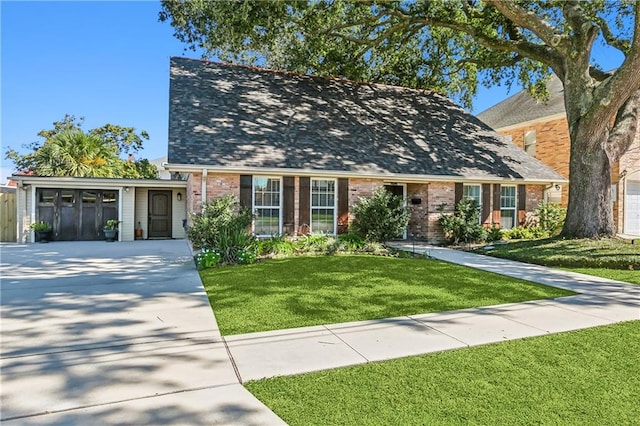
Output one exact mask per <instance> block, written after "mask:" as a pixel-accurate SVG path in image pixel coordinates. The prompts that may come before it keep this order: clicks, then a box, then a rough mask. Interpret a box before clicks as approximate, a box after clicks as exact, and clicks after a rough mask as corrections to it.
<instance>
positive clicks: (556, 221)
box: [533, 202, 567, 236]
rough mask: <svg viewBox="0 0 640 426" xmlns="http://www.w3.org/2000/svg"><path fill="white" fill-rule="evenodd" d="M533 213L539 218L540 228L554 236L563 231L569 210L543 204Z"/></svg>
mask: <svg viewBox="0 0 640 426" xmlns="http://www.w3.org/2000/svg"><path fill="white" fill-rule="evenodd" d="M533 213H534V214H535V215H536V216H537V217H538V220H539V223H540V228H542V229H543V230H544V231H547V233H548V235H549V236H553V235H556V234H558V233H559V232H560V231H561V230H562V226H563V225H564V219H565V217H566V215H567V210H566V209H563V208H562V207H560V206H559V205H557V204H552V203H544V202H543V203H540V204H538V207H537V208H536V209H535V210H534V211H533Z"/></svg>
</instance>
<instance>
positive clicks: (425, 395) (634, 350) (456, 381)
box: [246, 321, 640, 425]
mask: <svg viewBox="0 0 640 426" xmlns="http://www.w3.org/2000/svg"><path fill="white" fill-rule="evenodd" d="M639 354H640V321H634V322H628V323H620V324H615V325H611V326H606V327H598V328H592V329H588V330H581V331H575V332H570V333H563V334H556V335H549V336H543V337H536V338H530V339H525V340H514V341H509V342H504V343H499V344H494V345H488V346H478V347H473V348H468V349H460V350H455V351H449V352H442V353H437V354H431V355H424V356H419V357H411V358H403V359H398V360H393V361H386V362H380V363H371V364H364V365H359V366H354V367H347V368H341V369H336V370H329V371H322V372H317V373H310V374H305V375H299V376H291V377H280V378H272V379H265V380H261V381H257V382H249V383H247V384H246V387H247V389H249V391H251V392H252V393H253V394H254V395H256V396H257V397H258V398H259V399H260V400H261V401H263V402H264V403H265V404H266V405H267V406H269V408H271V409H272V410H273V411H275V413H276V414H278V415H279V416H280V417H281V418H282V419H284V421H285V422H287V423H288V424H290V425H452V424H464V425H467V424H480V425H530V424H572V425H631V424H638V419H640V403H638V384H639V383H640V362H638V355H639Z"/></svg>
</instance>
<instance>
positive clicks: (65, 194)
mask: <svg viewBox="0 0 640 426" xmlns="http://www.w3.org/2000/svg"><path fill="white" fill-rule="evenodd" d="M75 198H76V191H73V190H65V189H63V190H62V192H61V194H60V201H62V202H63V203H73V202H75Z"/></svg>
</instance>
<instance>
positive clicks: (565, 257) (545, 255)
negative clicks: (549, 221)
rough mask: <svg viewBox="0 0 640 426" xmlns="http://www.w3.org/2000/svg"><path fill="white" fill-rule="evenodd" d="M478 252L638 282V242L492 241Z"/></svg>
mask: <svg viewBox="0 0 640 426" xmlns="http://www.w3.org/2000/svg"><path fill="white" fill-rule="evenodd" d="M479 252H481V253H483V254H488V255H491V256H495V257H501V258H504V259H512V260H518V261H520V262H527V263H535V264H538V265H545V266H553V267H559V268H562V269H567V270H570V271H576V272H581V273H583V274H589V275H595V276H598V277H603V278H609V279H613V280H618V281H625V282H628V283H632V284H640V245H639V244H630V243H629V242H628V241H624V240H620V239H617V238H611V239H602V240H589V239H581V240H564V239H561V238H547V239H542V240H529V241H513V242H509V243H508V244H496V245H495V249H494V250H491V251H489V252H487V251H484V250H482V249H481V250H479Z"/></svg>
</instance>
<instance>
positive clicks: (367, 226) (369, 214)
mask: <svg viewBox="0 0 640 426" xmlns="http://www.w3.org/2000/svg"><path fill="white" fill-rule="evenodd" d="M353 216H354V218H353V222H352V223H351V229H350V231H351V232H353V233H354V234H357V235H359V236H361V237H362V238H364V239H365V240H367V241H374V242H379V243H383V242H385V241H389V240H392V239H394V238H398V237H399V236H401V235H402V233H403V232H404V230H405V229H406V228H407V224H408V223H409V209H408V208H407V206H405V203H404V200H403V199H402V197H400V196H397V195H393V194H392V193H390V192H389V191H387V190H386V189H385V188H379V189H377V190H376V191H375V192H374V193H373V195H372V196H371V197H361V198H360V199H359V200H358V203H357V204H356V205H355V206H354V207H353Z"/></svg>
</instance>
